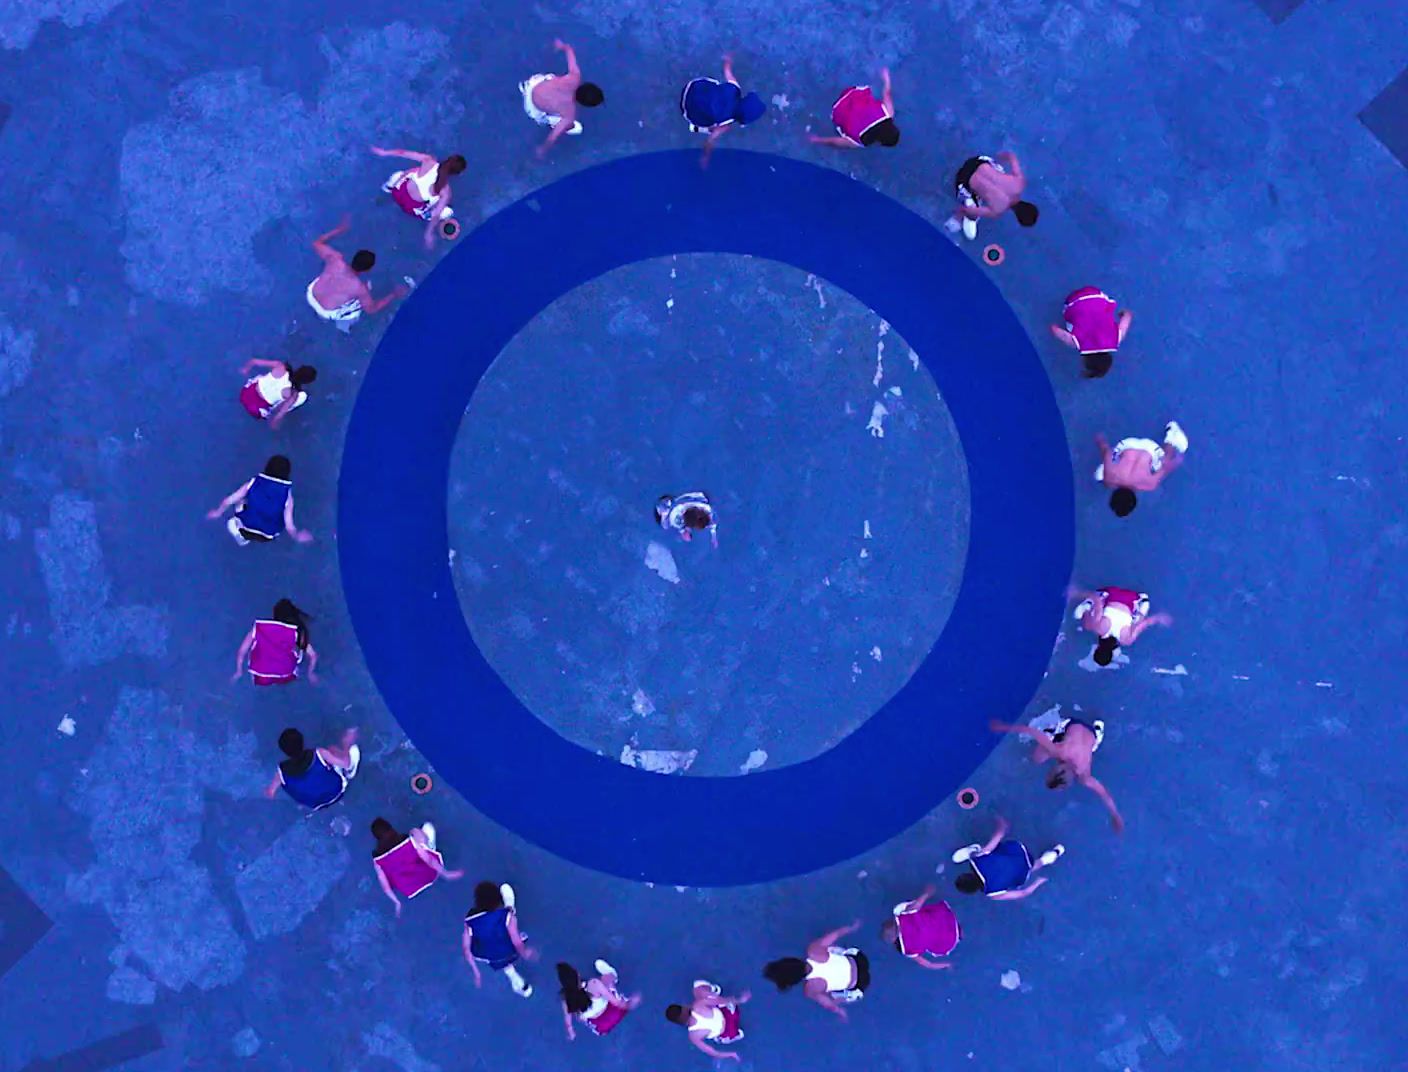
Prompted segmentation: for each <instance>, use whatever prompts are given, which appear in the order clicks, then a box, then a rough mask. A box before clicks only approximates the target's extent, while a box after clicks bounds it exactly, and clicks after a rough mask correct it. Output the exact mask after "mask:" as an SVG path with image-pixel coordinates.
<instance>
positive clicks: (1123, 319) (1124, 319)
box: [1120, 309, 1134, 342]
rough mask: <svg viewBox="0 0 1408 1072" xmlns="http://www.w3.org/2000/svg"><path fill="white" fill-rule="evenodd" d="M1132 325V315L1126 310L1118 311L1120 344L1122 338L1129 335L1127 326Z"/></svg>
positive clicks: (1122, 340)
mask: <svg viewBox="0 0 1408 1072" xmlns="http://www.w3.org/2000/svg"><path fill="white" fill-rule="evenodd" d="M1133 323H1134V314H1133V313H1131V312H1130V311H1129V310H1128V309H1122V310H1121V311H1120V342H1124V337H1125V336H1126V335H1128V334H1129V325H1131V324H1133Z"/></svg>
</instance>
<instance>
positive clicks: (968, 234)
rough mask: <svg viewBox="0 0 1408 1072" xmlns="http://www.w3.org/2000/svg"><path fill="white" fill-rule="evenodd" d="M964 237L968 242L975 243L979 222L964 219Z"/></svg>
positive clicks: (965, 217)
mask: <svg viewBox="0 0 1408 1072" xmlns="http://www.w3.org/2000/svg"><path fill="white" fill-rule="evenodd" d="M963 237H964V238H966V239H968V241H970V242H971V241H973V240H974V239H975V238H977V237H978V221H977V220H972V219H969V218H968V217H967V216H964V217H963Z"/></svg>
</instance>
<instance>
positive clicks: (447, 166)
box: [430, 153, 465, 194]
mask: <svg viewBox="0 0 1408 1072" xmlns="http://www.w3.org/2000/svg"><path fill="white" fill-rule="evenodd" d="M464 169H465V159H464V157H462V156H460V154H459V153H455V154H453V155H451V156H447V157H445V159H444V160H442V161H440V170H439V171H437V172H436V173H435V182H434V183H432V184H431V187H430V192H431V193H436V194H438V193H439V192H440V191H441V190H443V189H444V188H445V184H446V183H447V182H449V181H450V176H451V175H458V174H460V173H461V172H462V171H464Z"/></svg>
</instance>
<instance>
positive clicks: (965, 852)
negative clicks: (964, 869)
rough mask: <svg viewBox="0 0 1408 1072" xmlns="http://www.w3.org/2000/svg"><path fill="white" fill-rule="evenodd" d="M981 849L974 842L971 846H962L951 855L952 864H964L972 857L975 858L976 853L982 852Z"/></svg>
mask: <svg viewBox="0 0 1408 1072" xmlns="http://www.w3.org/2000/svg"><path fill="white" fill-rule="evenodd" d="M982 848H983V847H982V846H981V845H979V844H978V843H977V842H974V843H973V844H972V845H964V846H963V848H961V849H955V850H954V853H953V862H954V863H956V864H966V863H967V862H968V861H969V860H971V859H972V858H973V857H974V856H977V855H978V853H979V852H981V851H982Z"/></svg>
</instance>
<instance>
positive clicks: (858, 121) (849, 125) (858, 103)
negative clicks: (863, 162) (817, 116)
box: [831, 86, 890, 145]
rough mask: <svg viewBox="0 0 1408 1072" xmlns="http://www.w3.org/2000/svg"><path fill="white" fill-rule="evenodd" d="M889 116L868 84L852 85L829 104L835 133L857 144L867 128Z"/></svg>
mask: <svg viewBox="0 0 1408 1072" xmlns="http://www.w3.org/2000/svg"><path fill="white" fill-rule="evenodd" d="M889 118H890V113H889V112H887V111H885V105H884V104H883V103H882V102H881V101H880V100H878V99H877V98H876V96H875V94H874V93H872V92H871V91H870V87H869V86H852V87H851V88H850V89H848V90H846V91H845V92H844V93H842V94H841V95H840V96H839V97H837V98H836V103H835V104H833V105H832V106H831V122H832V124H833V125H834V126H835V127H836V133H837V134H840V135H841V137H843V138H846V139H848V140H850V141H853V142H855V143H856V144H857V145H859V144H861V141H860V139H861V138H862V137H864V136H865V132H866V131H867V130H869V129H870V128H871V127H873V126H875V124H876V123H882V122H884V121H885V120H886V119H889Z"/></svg>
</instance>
